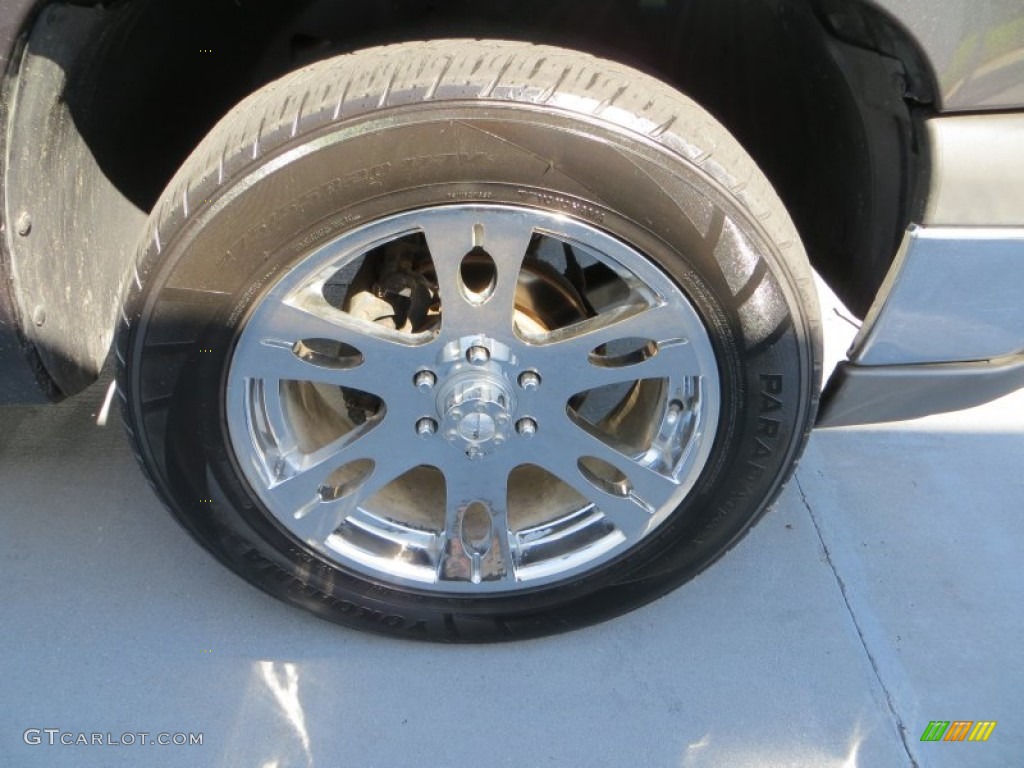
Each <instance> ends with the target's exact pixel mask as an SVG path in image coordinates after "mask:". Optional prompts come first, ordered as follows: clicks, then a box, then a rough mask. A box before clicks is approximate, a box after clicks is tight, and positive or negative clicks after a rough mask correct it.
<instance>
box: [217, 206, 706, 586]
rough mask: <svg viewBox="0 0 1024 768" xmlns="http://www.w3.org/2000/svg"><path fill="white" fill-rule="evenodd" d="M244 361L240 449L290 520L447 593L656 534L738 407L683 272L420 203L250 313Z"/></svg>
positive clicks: (541, 228)
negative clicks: (724, 386) (724, 407)
mask: <svg viewBox="0 0 1024 768" xmlns="http://www.w3.org/2000/svg"><path fill="white" fill-rule="evenodd" d="M396 265H398V266H397V267H396ZM414 317H415V322H414V321H413V318H414ZM229 366H230V367H229V371H228V377H227V385H226V398H225V409H226V416H227V425H228V433H229V438H230V441H231V445H232V448H233V451H234V453H235V456H236V459H237V461H238V464H239V467H240V468H241V471H242V473H243V474H244V476H245V478H246V480H247V481H248V483H249V485H250V486H251V488H252V490H253V491H254V493H255V494H256V496H257V497H258V498H259V499H260V501H261V502H262V504H263V505H264V506H265V507H266V509H267V510H268V511H269V513H270V514H271V515H272V516H273V518H274V519H275V520H276V521H277V523H279V524H280V525H281V526H282V527H283V528H284V529H285V530H286V531H287V532H288V533H290V534H291V535H292V536H294V537H295V538H297V539H299V540H300V541H302V542H303V543H304V544H306V545H307V546H308V547H310V548H311V549H312V550H314V551H316V552H317V553H318V554H319V555H320V556H321V557H323V558H325V559H327V560H328V561H330V562H332V563H334V564H336V565H338V566H340V567H342V568H344V569H347V570H350V571H355V572H357V573H359V574H362V575H364V576H367V577H370V578H372V579H374V580H377V581H380V582H383V583H387V584H391V585H394V586H397V587H404V588H413V589H417V590H424V591H429V592H438V593H445V594H451V593H456V594H457V593H481V592H487V593H501V592H513V591H516V590H520V589H528V588H534V587H538V586H545V585H548V584H552V583H555V582H559V581H562V580H565V579H569V578H575V577H579V576H581V575H584V574H586V573H588V572H590V571H593V570H594V569H597V568H599V567H601V566H602V565H604V564H606V563H608V562H609V561H611V560H613V559H615V558H617V557H618V556H620V555H621V554H622V553H624V552H625V551H627V550H629V549H631V548H632V547H634V546H635V545H637V544H638V543H639V542H641V541H643V540H644V539H646V538H648V537H649V536H651V535H652V534H653V533H654V532H655V531H657V530H658V529H659V528H661V527H662V526H663V525H664V524H665V522H666V520H667V519H668V518H669V517H670V516H671V514H672V512H673V511H674V510H675V509H676V508H677V507H678V506H679V505H680V504H681V503H682V501H683V500H684V499H685V498H686V496H687V494H689V493H690V492H691V490H692V489H693V487H694V485H695V483H696V481H697V478H698V477H699V475H700V473H701V471H702V470H703V468H704V466H705V464H706V462H707V459H708V455H709V453H710V451H711V446H712V443H713V440H714V436H715V430H716V425H717V422H718V414H719V407H720V393H719V379H718V372H717V365H716V361H715V355H714V351H713V348H712V346H711V342H710V339H709V337H708V333H707V331H706V329H705V327H704V325H703V323H702V321H701V319H700V316H699V315H698V313H697V311H696V310H695V309H694V307H693V305H692V304H691V303H690V301H689V300H688V298H687V296H686V295H685V293H684V292H683V291H682V289H681V288H680V287H679V286H678V285H677V284H676V283H675V282H674V281H673V280H672V279H670V278H669V276H668V275H667V274H666V273H665V272H663V271H662V270H661V269H660V268H658V267H657V266H656V265H655V264H654V263H653V262H652V261H651V260H650V259H648V258H647V257H645V256H644V255H642V254H641V253H640V252H639V251H638V250H636V249H635V248H633V247H631V246H630V245H628V244H626V243H624V242H622V241H621V240H619V239H617V238H615V237H613V236H612V235H610V234H608V233H607V232H605V231H603V230H601V229H599V228H597V227H595V226H593V225H591V224H588V223H585V222H582V221H580V220H577V219H574V218H571V217H568V216H563V215H559V214H554V213H549V212H544V211H539V210H534V209H531V208H525V207H515V206H499V205H493V206H492V205H475V204H474V205H451V206H439V207H433V208H426V209H421V210H417V211H412V212H409V213H403V214H399V215H395V216H391V217H388V218H384V219H381V220H378V221H376V222H374V223H371V224H368V225H365V226H363V227H361V228H359V229H357V230H354V231H352V232H350V233H347V234H345V235H343V236H341V237H340V238H338V239H336V240H334V241H333V242H331V243H329V244H327V245H325V246H322V247H320V248H318V249H316V250H315V251H313V252H311V253H310V254H308V255H307V256H305V257H304V258H302V259H301V260H300V261H299V262H298V263H297V264H296V265H295V266H294V267H292V268H291V269H290V270H289V271H288V272H287V273H286V274H285V275H284V276H283V277H282V278H281V279H280V280H278V282H277V283H276V284H274V285H273V287H272V288H271V289H270V290H269V291H268V292H267V293H266V294H265V295H264V296H263V297H262V298H261V299H259V300H258V301H257V302H256V303H255V304H254V306H253V307H252V308H251V310H250V312H249V315H248V317H247V319H246V321H245V323H244V325H243V327H242V330H241V333H240V334H239V336H238V340H237V343H236V345H235V349H234V351H233V353H232V356H231V360H230V363H229Z"/></svg>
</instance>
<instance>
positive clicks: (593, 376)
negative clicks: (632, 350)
mask: <svg viewBox="0 0 1024 768" xmlns="http://www.w3.org/2000/svg"><path fill="white" fill-rule="evenodd" d="M679 325H680V323H679V318H678V316H677V314H676V313H675V312H674V310H673V309H672V308H671V307H670V306H668V305H665V304H661V305H656V306H653V307H648V308H628V307H624V308H621V309H617V310H615V311H611V312H607V313H604V314H601V315H597V316H596V317H593V318H590V319H588V320H585V321H583V322H581V323H577V324H576V325H573V326H570V327H568V328H565V329H561V330H559V331H555V332H553V333H551V334H548V335H547V336H545V337H543V338H542V339H539V340H537V342H536V343H534V344H530V345H529V347H528V351H527V352H526V353H524V358H525V359H527V360H528V361H529V362H530V364H532V365H535V366H536V367H538V368H541V369H543V370H546V371H548V372H549V374H550V372H554V373H555V376H553V377H552V376H549V378H550V379H551V381H552V383H553V384H554V385H555V387H557V393H556V392H555V390H549V391H547V392H546V393H545V396H548V395H553V396H558V397H564V398H568V397H569V396H571V395H574V394H576V393H577V392H582V391H585V390H587V389H594V388H596V387H600V386H604V385H606V384H616V383H619V382H623V381H634V380H636V379H650V378H663V377H664V378H675V377H678V376H680V375H688V374H691V375H692V374H697V373H698V372H699V371H700V362H699V360H698V358H697V354H696V352H695V350H694V348H693V346H692V345H691V344H690V343H689V339H688V337H687V336H686V329H685V328H680V327H679ZM624 339H640V340H643V341H649V342H652V343H653V345H654V346H655V347H656V352H655V353H654V354H652V355H649V356H644V355H640V356H639V357H640V359H639V360H638V361H637V362H631V361H628V360H625V361H615V360H612V361H609V362H608V363H606V364H604V365H602V364H595V362H596V363H600V362H601V361H600V360H594V361H592V357H591V356H592V354H593V353H594V351H595V350H596V349H597V348H599V347H601V346H602V345H605V344H609V343H612V342H615V341H620V340H624Z"/></svg>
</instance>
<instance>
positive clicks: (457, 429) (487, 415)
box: [437, 371, 515, 459]
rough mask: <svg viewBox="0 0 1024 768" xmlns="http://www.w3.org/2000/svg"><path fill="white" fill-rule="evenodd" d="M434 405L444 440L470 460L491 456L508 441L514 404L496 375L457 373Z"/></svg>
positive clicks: (501, 379)
mask: <svg viewBox="0 0 1024 768" xmlns="http://www.w3.org/2000/svg"><path fill="white" fill-rule="evenodd" d="M437 405H438V413H439V415H440V416H441V419H442V431H443V433H444V438H445V440H447V441H448V442H449V443H451V444H452V445H453V446H455V447H456V448H458V449H459V450H460V451H462V452H463V453H465V454H466V456H467V457H468V458H470V459H479V458H482V457H483V456H486V455H487V454H490V453H493V452H494V451H495V450H497V448H498V447H500V446H501V445H502V444H504V443H505V441H506V440H508V438H509V435H510V432H511V429H512V414H513V413H514V411H515V401H514V399H513V395H512V389H511V388H510V387H509V386H508V383H507V382H506V381H505V379H504V378H503V377H501V376H500V375H498V374H495V373H492V372H490V371H467V372H464V373H460V374H456V375H455V376H453V377H452V378H450V379H449V380H448V381H447V382H445V384H444V385H443V386H442V387H441V390H440V392H439V393H438V398H437Z"/></svg>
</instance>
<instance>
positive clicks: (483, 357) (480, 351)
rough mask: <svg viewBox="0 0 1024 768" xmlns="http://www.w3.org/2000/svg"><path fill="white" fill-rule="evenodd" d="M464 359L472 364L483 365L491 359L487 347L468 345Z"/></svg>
mask: <svg viewBox="0 0 1024 768" xmlns="http://www.w3.org/2000/svg"><path fill="white" fill-rule="evenodd" d="M466 359H467V360H469V362H471V363H472V364H473V365H483V364H484V363H486V362H487V361H488V360H490V359H491V353H490V352H488V351H487V347H470V348H469V350H468V351H467V352H466Z"/></svg>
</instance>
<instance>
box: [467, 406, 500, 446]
mask: <svg viewBox="0 0 1024 768" xmlns="http://www.w3.org/2000/svg"><path fill="white" fill-rule="evenodd" d="M497 433H498V426H497V424H496V423H495V421H494V419H493V418H492V417H491V416H490V415H488V414H486V413H470V414H468V415H467V416H465V417H463V419H462V421H460V422H459V436H460V437H462V439H463V440H468V441H470V442H477V443H485V442H487V441H488V440H493V439H494V437H495V435H496V434H497Z"/></svg>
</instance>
